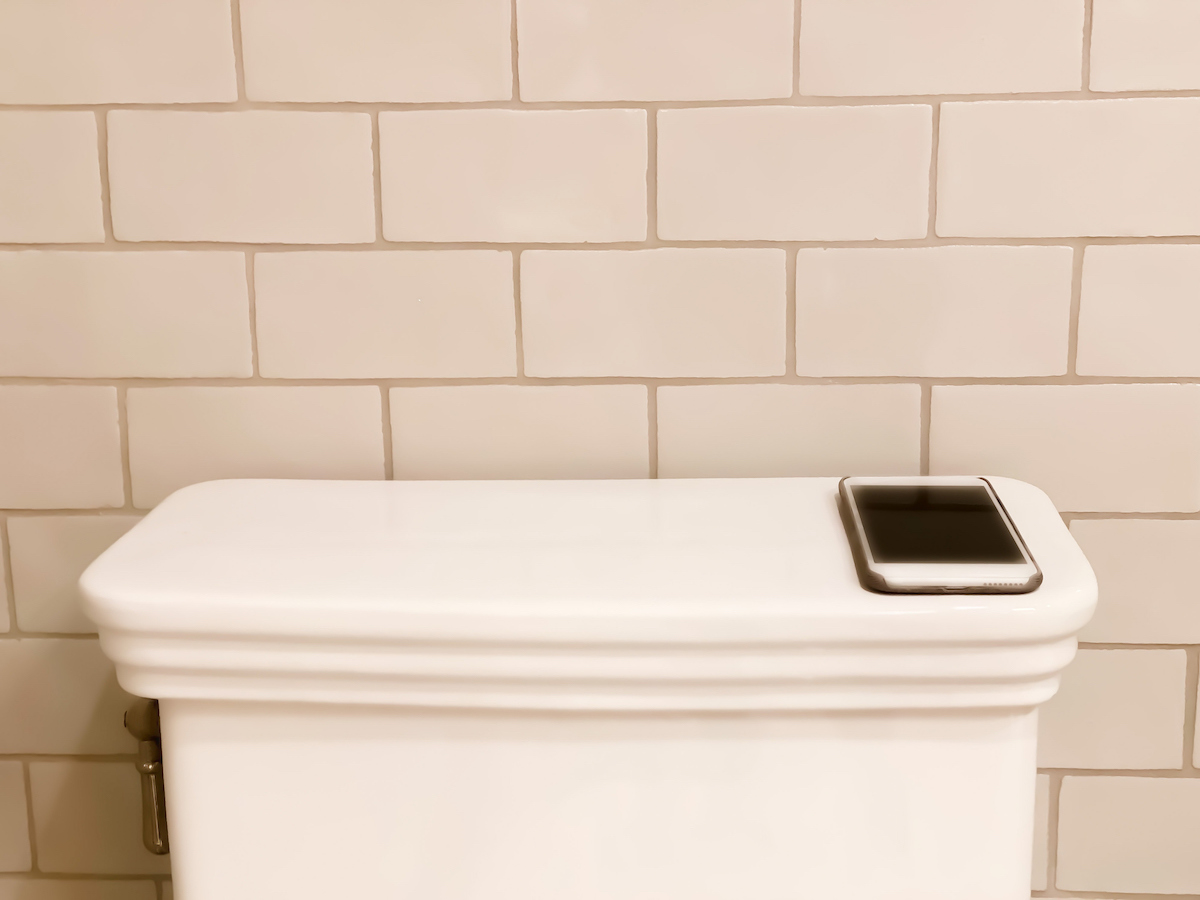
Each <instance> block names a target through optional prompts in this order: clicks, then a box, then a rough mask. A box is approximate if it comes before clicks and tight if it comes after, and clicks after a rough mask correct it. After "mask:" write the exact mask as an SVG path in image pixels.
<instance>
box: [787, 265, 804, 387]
mask: <svg viewBox="0 0 1200 900" xmlns="http://www.w3.org/2000/svg"><path fill="white" fill-rule="evenodd" d="M799 252H800V251H799V250H788V251H787V253H786V254H785V257H784V263H783V278H784V284H783V298H784V299H783V371H784V376H785V377H790V378H796V377H798V375H797V371H798V368H797V367H798V366H799V364H800V363H799V359H798V357H799V350H797V349H796V346H797V339H798V335H797V333H796V328H797V327H798V326H797V324H796V320H797V304H798V303H799V298H798V297H797V287H796V266H797V265H799V261H798V259H797V255H798V254H799Z"/></svg>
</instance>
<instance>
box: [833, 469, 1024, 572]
mask: <svg viewBox="0 0 1200 900" xmlns="http://www.w3.org/2000/svg"><path fill="white" fill-rule="evenodd" d="M853 493H854V502H855V505H856V506H857V507H858V514H859V518H860V519H861V520H862V525H863V531H864V532H865V533H866V536H867V544H868V545H869V546H870V548H871V556H872V557H874V559H875V562H877V563H1020V562H1024V561H1025V556H1024V555H1023V554H1022V553H1021V548H1020V547H1019V546H1017V542H1016V541H1015V540H1014V539H1013V536H1012V533H1011V532H1010V531H1009V529H1008V526H1007V524H1006V523H1005V521H1004V517H1003V514H1002V513H1001V511H1000V510H999V508H997V506H996V504H995V502H994V501H993V500H992V497H991V495H990V494H988V492H987V488H984V487H975V486H970V485H964V486H958V485H930V486H920V487H918V486H914V485H880V484H876V485H859V486H857V487H855V488H853Z"/></svg>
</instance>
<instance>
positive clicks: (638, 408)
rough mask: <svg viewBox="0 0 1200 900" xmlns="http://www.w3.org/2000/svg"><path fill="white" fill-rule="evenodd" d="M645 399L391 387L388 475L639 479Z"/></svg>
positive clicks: (579, 390)
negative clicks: (392, 471) (391, 471)
mask: <svg viewBox="0 0 1200 900" xmlns="http://www.w3.org/2000/svg"><path fill="white" fill-rule="evenodd" d="M646 402H647V400H646V388H645V387H643V386H642V385H640V384H620V385H587V386H575V387H523V386H517V385H502V384H496V385H472V386H465V387H419V388H395V389H393V390H392V392H391V404H392V452H393V455H394V459H395V477H396V478H645V477H646V476H647V475H648V474H649V423H648V421H647V412H646Z"/></svg>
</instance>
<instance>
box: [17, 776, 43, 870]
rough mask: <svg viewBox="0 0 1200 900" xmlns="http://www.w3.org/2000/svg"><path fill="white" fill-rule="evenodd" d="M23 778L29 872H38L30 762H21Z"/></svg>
mask: <svg viewBox="0 0 1200 900" xmlns="http://www.w3.org/2000/svg"><path fill="white" fill-rule="evenodd" d="M21 776H22V777H23V778H24V780H25V817H26V823H27V827H28V829H29V871H30V872H38V871H40V870H39V869H38V846H37V827H36V825H35V824H34V819H33V776H32V775H31V774H30V772H29V760H28V759H23V760H21Z"/></svg>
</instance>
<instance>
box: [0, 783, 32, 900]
mask: <svg viewBox="0 0 1200 900" xmlns="http://www.w3.org/2000/svg"><path fill="white" fill-rule="evenodd" d="M28 819H29V817H28V814H27V812H26V809H25V773H24V771H23V770H22V768H21V764H20V763H19V762H17V761H16V760H0V872H27V871H29V868H30V866H31V865H32V860H31V856H30V851H29V821H28ZM3 885H4V882H3V881H0V900H5V897H4V887H3Z"/></svg>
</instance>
